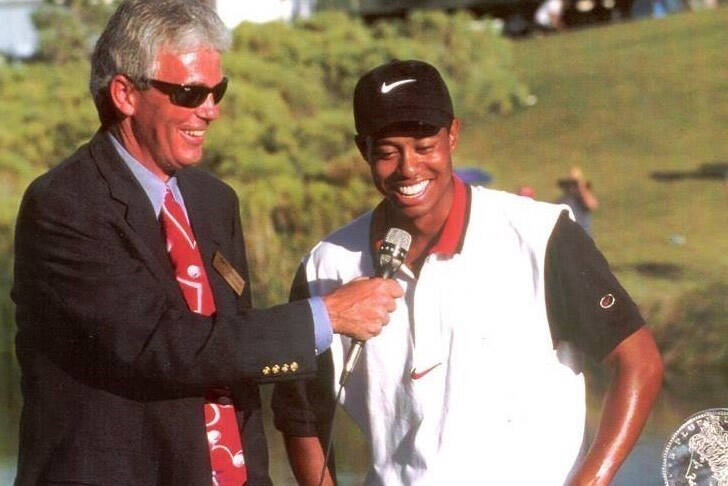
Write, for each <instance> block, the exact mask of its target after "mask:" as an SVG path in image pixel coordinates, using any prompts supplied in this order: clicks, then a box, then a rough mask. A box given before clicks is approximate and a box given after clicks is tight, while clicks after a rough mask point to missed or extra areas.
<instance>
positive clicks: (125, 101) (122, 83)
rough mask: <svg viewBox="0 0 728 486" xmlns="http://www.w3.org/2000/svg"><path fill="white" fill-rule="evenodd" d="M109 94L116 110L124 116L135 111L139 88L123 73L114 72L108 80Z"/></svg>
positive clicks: (130, 114)
mask: <svg viewBox="0 0 728 486" xmlns="http://www.w3.org/2000/svg"><path fill="white" fill-rule="evenodd" d="M109 96H110V97H111V101H112V103H114V106H115V107H116V109H117V110H119V111H120V112H121V113H122V114H123V115H124V116H132V115H134V113H136V108H137V104H138V103H139V90H138V89H137V87H136V85H135V84H134V82H133V81H132V80H131V79H129V78H127V77H126V76H124V75H123V74H116V75H114V77H113V78H111V81H110V82H109Z"/></svg>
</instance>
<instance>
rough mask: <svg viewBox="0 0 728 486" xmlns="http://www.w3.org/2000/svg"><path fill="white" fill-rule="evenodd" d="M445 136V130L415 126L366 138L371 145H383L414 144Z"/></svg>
mask: <svg viewBox="0 0 728 486" xmlns="http://www.w3.org/2000/svg"><path fill="white" fill-rule="evenodd" d="M445 135H447V128H444V127H442V128H438V127H431V126H427V127H423V126H416V127H403V128H397V129H391V130H386V131H385V132H382V133H378V134H375V135H371V136H370V137H368V138H369V140H370V143H371V145H384V144H398V143H407V142H412V143H416V142H417V141H418V140H427V139H432V138H440V137H443V136H445Z"/></svg>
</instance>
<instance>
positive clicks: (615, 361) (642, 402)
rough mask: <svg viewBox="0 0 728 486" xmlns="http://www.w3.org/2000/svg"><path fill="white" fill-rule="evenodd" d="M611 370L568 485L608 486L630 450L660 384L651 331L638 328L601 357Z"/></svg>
mask: <svg viewBox="0 0 728 486" xmlns="http://www.w3.org/2000/svg"><path fill="white" fill-rule="evenodd" d="M604 361H605V362H606V363H607V364H608V365H609V366H610V367H611V368H612V370H613V371H614V376H613V378H612V383H611V386H610V387H609V390H608V391H607V395H606V397H605V399H604V406H603V409H602V417H601V420H600V422H599V428H598V431H597V435H596V437H595V439H594V442H592V445H591V447H590V448H589V452H588V453H587V455H586V457H585V459H584V461H583V463H582V464H581V466H580V467H579V469H578V472H577V474H576V475H575V476H574V477H573V478H572V480H571V482H570V484H571V485H572V486H582V485H594V486H596V485H608V484H610V482H611V481H612V479H613V478H614V476H615V475H616V473H617V470H618V469H619V467H620V465H621V464H622V462H624V460H625V458H626V457H627V455H628V454H629V452H630V451H631V450H632V447H633V446H634V444H635V442H636V441H637V438H638V437H639V435H640V432H641V431H642V427H643V426H644V424H645V422H646V421H647V416H648V415H649V413H650V409H651V408H652V404H653V402H654V400H655V398H656V397H657V394H658V392H659V391H660V386H661V384H662V360H661V359H660V353H659V351H658V350H657V346H656V345H655V341H654V339H653V338H652V334H651V333H650V332H649V331H648V330H647V329H646V328H644V327H643V328H641V329H640V330H638V331H636V332H635V333H634V334H632V335H631V336H629V337H628V338H627V339H625V340H624V341H622V342H621V343H620V344H619V345H618V346H617V347H616V348H615V349H614V350H612V351H611V352H610V353H609V354H608V355H607V357H606V358H605V360H604Z"/></svg>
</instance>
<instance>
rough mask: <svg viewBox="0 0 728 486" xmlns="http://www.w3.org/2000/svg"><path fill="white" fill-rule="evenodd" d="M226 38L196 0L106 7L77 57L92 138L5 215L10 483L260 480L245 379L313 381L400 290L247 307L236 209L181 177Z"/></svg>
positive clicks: (220, 193) (214, 183)
mask: <svg viewBox="0 0 728 486" xmlns="http://www.w3.org/2000/svg"><path fill="white" fill-rule="evenodd" d="M229 43H230V35H229V32H228V31H227V30H226V29H225V27H224V25H223V24H222V22H221V21H220V19H219V18H218V17H217V15H216V14H215V13H214V11H212V10H211V9H209V8H208V7H206V6H205V4H204V3H203V2H197V1H189V0H154V1H150V0H129V1H124V2H121V4H120V5H119V8H118V9H117V11H116V13H115V14H114V15H113V16H112V17H111V19H110V20H109V23H108V25H107V26H106V29H105V30H104V32H103V33H102V35H101V37H100V38H99V41H98V43H97V45H96V49H95V51H94V54H93V58H92V68H91V82H90V85H91V93H92V95H93V97H94V101H95V102H96V106H97V108H98V111H99V116H100V119H101V124H102V126H101V129H100V130H99V131H98V132H97V133H96V134H95V135H94V137H93V138H92V139H91V140H90V141H89V142H88V143H86V144H84V145H82V146H81V147H80V148H79V149H78V150H77V151H76V152H75V153H74V154H73V155H71V156H70V157H69V158H68V159H66V160H65V161H63V162H62V163H60V164H59V165H58V166H56V167H54V168H53V169H51V170H50V171H48V172H47V173H46V174H44V175H42V176H41V177H39V178H38V179H37V180H36V181H34V182H33V183H32V184H31V186H30V187H29V188H28V190H27V191H26V194H25V196H24V199H23V203H22V206H21V208H20V212H19V215H18V219H17V228H16V245H15V282H14V286H13V293H12V297H13V300H14V301H15V303H16V304H17V315H16V322H17V326H18V334H17V339H16V346H17V347H16V349H17V356H18V359H19V362H20V367H21V373H22V388H23V390H22V391H23V399H24V404H23V412H22V417H21V423H20V446H19V460H18V472H17V479H16V481H15V484H16V485H17V486H25V485H28V486H31V485H33V486H35V485H51V484H64V485H81V484H85V485H88V484H93V485H109V486H111V485H113V486H152V485H154V486H168V485H185V486H243V484H246V485H248V486H255V485H258V486H260V485H266V486H267V485H270V484H271V481H270V478H269V477H268V457H267V448H266V443H265V437H264V435H263V426H262V420H261V412H260V398H259V393H258V386H257V384H258V383H261V382H276V381H282V380H291V379H296V378H298V377H305V376H312V375H313V374H314V371H315V355H316V353H317V352H318V351H323V350H324V349H326V348H327V347H328V345H329V342H330V340H331V335H332V331H333V332H337V333H338V332H345V333H347V334H349V335H351V336H353V337H355V338H357V339H362V340H366V339H368V338H369V337H371V336H373V335H376V334H377V333H378V332H379V330H380V329H381V326H382V325H383V324H384V323H386V321H387V320H388V311H390V310H392V309H394V307H395V303H394V298H396V297H398V296H399V295H401V289H399V287H398V285H397V284H396V283H395V282H390V281H384V280H382V279H369V280H359V281H357V282H353V283H352V285H349V286H344V287H341V288H339V289H337V290H336V291H335V292H332V293H330V294H329V295H325V296H322V298H320V299H318V298H313V299H309V300H307V301H301V302H298V303H291V304H287V305H281V306H277V307H273V308H271V309H265V310H256V309H252V308H251V302H250V286H249V285H247V284H246V280H248V268H247V262H246V258H245V244H244V240H243V233H242V229H241V222H240V215H239V209H238V206H239V204H238V199H237V197H236V195H235V193H234V192H233V190H232V189H231V188H230V187H229V186H227V185H226V184H224V183H223V182H221V181H219V180H218V179H217V178H215V177H214V176H212V175H210V174H208V173H206V172H204V171H201V170H198V169H196V168H194V167H192V166H194V165H196V164H197V163H198V162H199V161H200V159H201V158H202V147H203V143H204V141H205V136H206V132H207V130H208V129H209V128H210V126H211V124H212V122H213V121H215V120H216V119H217V118H218V116H219V114H220V112H219V110H220V108H219V103H220V101H221V100H222V98H223V95H224V94H225V89H226V87H227V79H226V78H225V77H224V75H223V70H222V65H221V52H222V51H223V50H224V49H226V48H227V46H228V45H229Z"/></svg>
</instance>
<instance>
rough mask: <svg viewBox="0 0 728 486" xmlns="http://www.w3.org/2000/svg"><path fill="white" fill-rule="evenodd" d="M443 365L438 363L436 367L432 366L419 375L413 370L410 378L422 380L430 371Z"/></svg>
mask: <svg viewBox="0 0 728 486" xmlns="http://www.w3.org/2000/svg"><path fill="white" fill-rule="evenodd" d="M441 364H442V362H440V363H437V364H436V365H432V366H430V367H429V368H427V369H426V370H425V371H421V372H419V373H417V372H416V371H415V370H412V373H411V374H410V376H411V377H412V379H413V380H419V379H420V378H422V377H423V376H425V375H426V374H427V373H429V372H430V371H432V370H434V369H435V368H437V367H438V366H440V365H441Z"/></svg>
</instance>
